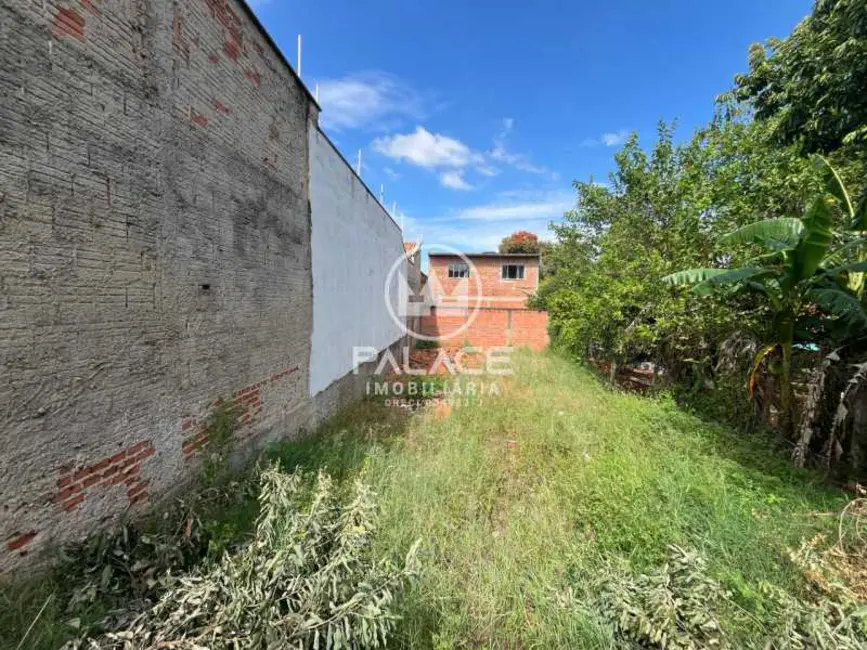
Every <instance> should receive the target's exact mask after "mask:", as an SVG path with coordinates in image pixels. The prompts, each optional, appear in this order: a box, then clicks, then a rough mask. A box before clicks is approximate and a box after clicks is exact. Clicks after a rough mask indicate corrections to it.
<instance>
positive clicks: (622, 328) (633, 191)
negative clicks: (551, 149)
mask: <svg viewBox="0 0 867 650" xmlns="http://www.w3.org/2000/svg"><path fill="white" fill-rule="evenodd" d="M673 136H674V133H673V128H672V127H669V126H666V125H661V126H660V130H659V139H658V141H657V142H656V143H655V145H654V147H653V149H652V150H651V151H650V152H645V151H644V150H642V149H641V148H640V146H639V142H638V139H637V137H633V138H631V139H630V140H629V141H628V142H627V144H626V145H625V147H624V149H623V150H622V151H620V152H619V153H618V154H617V155H616V156H615V161H616V163H617V170H616V171H615V172H614V173H613V174H612V175H611V177H610V179H609V183H608V184H607V185H604V186H603V185H600V184H598V183H594V182H592V181H591V182H587V183H582V182H576V183H575V188H576V192H577V206H576V209H575V210H574V211H573V212H572V213H570V214H568V215H567V218H566V221H565V222H564V223H563V224H560V225H554V230H555V233H556V235H557V243H556V244H555V245H554V246H553V250H552V251H551V253H550V256H551V257H552V258H553V259H555V260H557V261H558V264H557V267H556V272H555V273H554V274H553V275H552V276H551V277H549V278H547V279H546V280H545V281H543V282H542V284H541V286H540V288H539V292H538V295H537V296H536V298H535V300H534V305H536V306H538V307H544V308H546V309H547V310H548V312H549V315H550V323H551V328H552V333H553V335H554V338H555V340H556V342H557V343H558V344H559V345H561V346H562V347H565V348H566V349H568V350H569V351H570V352H571V353H573V354H576V355H578V356H582V357H587V356H590V357H597V358H602V359H606V360H608V359H614V360H618V361H619V362H623V361H627V360H630V359H636V358H637V359H650V360H654V361H657V362H662V363H663V364H664V365H665V366H666V369H667V370H668V371H669V377H671V378H678V377H680V376H682V375H684V374H686V375H689V374H693V373H696V372H698V373H699V374H700V372H701V371H700V367H699V366H705V367H709V365H710V364H712V363H713V358H714V356H715V355H716V348H717V346H718V345H719V343H720V342H721V341H722V340H723V339H725V338H726V337H727V336H729V335H730V334H731V333H732V332H733V331H736V330H741V331H745V332H751V333H753V334H755V335H757V336H759V337H763V336H764V334H765V330H766V329H767V327H768V324H767V322H766V321H765V320H764V319H763V318H762V317H761V313H760V304H759V303H757V301H756V300H755V299H754V298H752V297H749V296H738V297H734V298H733V299H732V300H730V301H728V302H726V301H723V300H720V299H718V298H716V297H713V296H711V297H703V296H701V295H697V294H684V293H682V292H679V291H676V290H674V289H672V287H670V286H668V285H666V284H664V283H663V282H662V281H661V280H662V278H663V277H665V276H666V275H669V274H671V273H673V272H675V271H678V270H679V269H682V268H685V267H696V266H703V267H705V268H713V267H716V266H718V265H719V262H720V260H722V259H728V258H729V257H730V255H731V252H730V251H729V250H728V248H727V247H726V246H725V245H724V244H723V243H721V242H720V237H721V236H722V235H723V234H724V233H727V232H731V231H733V230H736V229H738V228H740V227H743V226H747V224H751V223H752V222H754V221H755V218H756V215H757V214H774V213H778V212H780V211H782V210H788V209H796V208H797V206H799V205H801V204H802V203H803V201H804V200H805V199H806V198H807V196H809V194H808V193H809V192H810V191H811V189H813V188H816V187H818V185H819V183H820V182H821V176H820V172H819V171H818V170H816V169H815V168H814V167H812V166H811V165H810V163H809V161H804V160H802V159H800V158H799V157H798V156H797V153H796V152H795V151H794V150H793V149H779V148H769V147H768V146H767V144H766V132H765V129H764V127H762V126H760V125H757V124H754V123H748V122H743V121H741V120H740V119H737V118H736V117H734V118H731V117H726V116H723V115H720V116H719V117H718V118H717V119H715V120H714V122H713V123H711V124H710V125H709V126H708V127H707V128H705V129H702V130H700V131H698V132H697V133H696V134H695V135H694V137H693V138H692V139H691V140H690V141H688V142H687V143H685V144H681V145H675V143H674V139H673ZM798 223H799V224H800V222H798ZM800 227H801V226H800V225H795V222H794V221H789V222H782V223H778V224H776V225H775V227H774V229H773V230H770V231H769V232H767V233H766V235H767V236H770V235H774V236H775V237H776V238H777V239H778V240H781V241H785V240H786V237H787V233H788V232H789V231H791V230H795V229H797V228H800ZM753 230H754V228H753ZM749 232H750V230H749V228H748V229H745V230H744V236H746V235H747V234H749ZM747 260H748V257H747V252H746V251H744V252H738V254H737V255H736V256H735V258H734V259H732V260H731V262H733V263H736V262H747ZM754 266H756V267H762V266H764V264H754ZM715 272H716V271H710V272H709V273H715ZM687 360H692V361H691V362H688V361H687ZM696 361H698V362H699V364H698V366H697V365H696V364H695V363H694V362H696Z"/></svg>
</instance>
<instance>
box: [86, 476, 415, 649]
mask: <svg viewBox="0 0 867 650" xmlns="http://www.w3.org/2000/svg"><path fill="white" fill-rule="evenodd" d="M305 479H306V477H305V475H304V474H302V473H300V472H295V473H293V474H287V473H284V472H282V471H280V470H279V469H277V468H274V467H272V468H270V469H267V470H265V471H264V472H263V473H262V490H261V495H260V498H259V500H260V507H261V512H260V515H259V520H258V522H257V525H256V531H255V535H254V537H253V539H252V540H251V541H250V543H249V544H247V545H246V546H245V547H243V548H242V549H240V550H239V551H238V552H237V553H235V554H226V555H224V556H223V559H222V560H221V561H219V562H215V563H213V564H211V565H209V566H206V567H205V568H203V569H199V570H197V571H195V572H193V573H191V574H187V575H185V576H184V577H182V578H180V579H177V580H175V582H174V584H173V585H172V586H171V587H170V588H169V589H167V590H166V591H165V592H164V594H163V595H162V597H161V598H160V600H159V601H158V602H157V603H156V605H154V607H153V608H151V609H150V610H148V611H147V612H145V613H144V614H142V615H140V616H139V617H138V618H137V619H136V620H135V621H134V622H133V623H132V624H131V625H130V626H129V627H128V628H127V629H125V630H122V631H119V632H114V633H111V634H107V635H106V636H105V637H104V638H102V639H99V640H89V641H87V644H88V645H84V644H82V643H78V644H74V645H72V646H71V647H77V648H84V647H89V648H123V650H140V649H144V648H152V647H171V648H178V649H188V650H192V649H194V648H201V647H203V646H204V647H207V648H209V649H211V650H217V649H223V648H225V649H228V648H232V649H233V650H241V649H247V648H251V649H252V648H375V647H381V646H383V645H385V643H386V640H387V639H388V636H389V634H390V633H391V632H392V631H393V629H394V625H395V621H396V619H397V617H396V615H395V614H394V613H393V611H392V608H393V605H394V601H395V598H396V597H397V596H398V595H399V594H400V593H401V591H402V590H403V588H404V587H405V586H406V584H407V581H408V579H409V578H411V577H412V576H413V575H414V574H415V565H416V555H417V550H418V542H417V543H416V544H415V545H413V547H412V548H411V549H410V552H409V554H408V555H407V557H406V560H405V564H404V566H403V567H401V568H398V567H395V566H393V565H392V563H391V562H389V561H388V560H379V561H377V560H375V559H374V558H373V556H372V551H371V543H372V540H373V537H374V534H375V531H376V527H375V521H376V517H375V503H374V494H373V493H372V492H371V490H370V488H369V487H368V486H367V484H366V483H365V482H364V481H363V480H362V479H358V480H356V482H355V484H354V488H353V490H352V492H351V495H350V499H349V500H348V502H347V503H342V502H341V499H340V498H339V496H338V494H337V492H336V490H335V488H334V485H333V483H332V481H331V479H330V478H329V477H328V475H327V474H325V473H324V472H320V473H319V475H318V476H317V478H316V480H315V485H314V488H313V490H312V493H311V492H310V491H309V490H307V489H306V488H305V484H306V480H305Z"/></svg>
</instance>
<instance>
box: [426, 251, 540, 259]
mask: <svg viewBox="0 0 867 650" xmlns="http://www.w3.org/2000/svg"><path fill="white" fill-rule="evenodd" d="M427 255H428V257H460V255H463V256H464V257H469V258H473V257H524V258H534V257H535V258H538V257H539V253H494V252H486V253H461V254H460V255H459V254H458V253H428V254H427Z"/></svg>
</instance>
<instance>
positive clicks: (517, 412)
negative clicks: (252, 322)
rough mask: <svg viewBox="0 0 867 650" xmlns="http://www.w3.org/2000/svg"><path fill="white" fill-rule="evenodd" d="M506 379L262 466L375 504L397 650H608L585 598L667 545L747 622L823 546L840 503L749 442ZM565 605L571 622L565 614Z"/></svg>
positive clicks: (52, 618) (542, 379) (37, 596)
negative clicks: (395, 561)
mask: <svg viewBox="0 0 867 650" xmlns="http://www.w3.org/2000/svg"><path fill="white" fill-rule="evenodd" d="M513 367H514V369H515V375H514V376H512V377H509V378H500V379H502V389H501V391H500V394H499V395H490V394H488V393H487V391H486V392H485V394H484V395H478V394H476V395H474V396H470V397H460V398H457V399H458V401H459V403H458V404H457V405H455V406H454V408H452V409H451V412H450V413H446V412H445V410H444V409H436V410H434V409H428V410H426V411H423V412H420V413H415V414H409V413H406V412H403V411H401V410H399V409H394V408H389V407H386V406H385V405H384V404H382V403H381V398H380V400H379V401H373V400H368V401H365V402H363V403H361V404H359V405H357V406H355V407H352V408H351V409H349V410H347V411H346V412H344V413H342V414H340V415H339V416H338V417H336V418H335V419H333V420H332V421H331V422H329V423H328V424H327V425H326V426H325V427H324V428H323V429H322V430H321V431H320V432H318V434H317V435H316V436H313V437H310V438H307V439H304V440H301V441H297V442H288V443H283V444H280V445H278V446H276V447H275V448H273V449H272V450H271V451H270V454H271V456H272V458H275V459H279V460H280V462H282V463H283V464H284V465H285V466H286V467H290V468H292V467H295V466H300V467H302V468H305V469H310V470H315V469H319V468H321V467H326V468H327V469H328V471H329V472H330V473H331V474H332V476H334V477H335V478H337V479H339V480H346V479H351V478H352V477H354V476H355V475H357V473H358V472H360V471H364V472H365V473H366V476H367V480H368V481H369V482H370V483H371V484H372V486H373V487H374V489H375V491H376V492H377V493H378V497H379V504H380V508H381V516H380V530H379V532H378V536H377V542H376V543H377V546H378V551H379V552H380V553H382V554H387V555H391V556H393V557H395V558H402V556H403V554H404V553H405V552H406V550H407V548H409V546H410V545H411V543H412V542H413V541H414V540H415V539H417V538H419V537H420V538H422V539H423V544H424V545H423V556H422V564H423V568H422V574H421V576H420V577H419V580H418V582H417V583H416V585H415V586H414V587H413V588H412V589H411V590H410V591H409V593H408V594H407V596H406V599H405V601H404V602H403V604H402V611H401V614H402V616H403V619H402V621H401V623H400V626H399V629H398V636H397V638H396V644H395V645H397V646H401V647H412V648H452V647H473V648H477V647H488V648H533V647H539V648H546V647H575V648H613V647H615V645H614V643H613V641H612V638H611V631H610V629H609V627H608V625H606V623H605V621H603V620H602V619H601V618H600V616H599V614H598V613H597V612H596V611H595V610H594V609H593V607H592V605H590V602H591V599H592V596H593V593H592V591H593V586H592V585H594V584H595V583H596V582H597V581H598V579H599V576H600V575H601V574H603V572H604V570H605V567H606V566H609V565H610V563H611V561H612V560H614V559H619V560H622V561H623V562H628V563H629V564H630V565H631V566H632V567H633V568H634V569H635V570H637V571H645V570H650V569H652V568H653V567H655V566H658V565H659V564H660V563H661V562H663V561H664V559H665V555H666V549H667V546H668V545H669V544H678V545H680V546H683V547H688V548H694V549H697V550H699V551H700V552H702V553H703V554H704V555H705V556H706V557H707V559H708V562H709V566H710V572H711V574H712V575H713V576H714V577H715V578H717V579H719V580H720V581H722V582H723V584H724V585H725V586H726V587H727V588H728V589H729V590H731V591H732V592H733V593H734V597H735V600H736V601H737V603H738V604H739V605H740V607H742V608H743V610H744V611H747V612H751V613H753V614H757V613H760V612H761V608H762V596H761V595H760V592H759V585H760V584H761V583H762V582H765V581H766V582H770V583H772V584H776V585H778V586H780V587H782V588H784V589H786V590H787V591H789V592H791V593H796V594H797V593H800V592H801V591H802V590H804V588H805V585H804V582H803V579H802V576H801V573H800V571H799V570H797V569H796V568H794V567H793V566H792V565H791V564H790V563H789V561H788V560H787V549H788V548H796V547H797V546H798V544H799V542H800V541H801V540H802V539H804V538H809V537H812V536H813V535H814V534H815V533H817V532H822V531H830V530H831V529H833V527H834V525H835V523H836V520H835V519H834V518H833V517H831V516H828V513H832V512H836V511H839V510H840V508H841V507H842V506H843V505H844V504H845V502H846V496H845V495H844V494H843V493H841V492H839V491H837V490H834V489H832V488H830V487H827V486H825V485H823V484H822V483H821V482H820V481H819V480H817V478H816V477H815V475H813V474H810V473H808V472H806V471H799V470H795V469H792V468H791V467H790V466H789V465H788V463H787V462H786V460H785V459H784V458H780V457H777V456H775V455H774V454H773V453H772V452H770V451H768V449H769V444H768V442H767V441H766V440H763V439H761V438H760V437H755V436H748V435H745V434H741V433H737V432H735V431H733V430H731V429H728V428H726V427H723V426H717V425H713V424H709V423H707V422H704V421H702V420H700V419H698V418H697V417H694V416H691V415H688V414H686V413H684V412H683V411H682V410H680V409H679V408H678V407H677V406H676V405H675V404H674V403H673V402H672V401H670V400H665V399H647V398H642V397H638V396H633V395H627V394H621V393H616V392H612V391H609V390H607V389H606V388H604V387H602V386H601V385H600V384H599V382H597V380H596V379H595V378H594V377H593V376H592V375H590V374H589V373H588V372H587V371H585V370H583V369H581V368H579V367H577V366H576V365H575V364H574V363H571V362H569V361H567V360H564V359H561V358H558V357H556V356H555V355H553V354H551V353H547V354H537V355H534V354H530V353H521V354H517V355H515V356H514V357H513ZM475 379H476V383H479V381H480V379H479V378H475ZM484 381H485V382H486V385H487V382H489V381H490V380H489V379H485V380H484ZM453 397H454V395H453ZM249 519H251V518H250V517H249V516H248V517H246V519H245V521H246V520H249ZM238 528H239V534H242V532H243V531H241V530H240V529H241V528H243V526H239V527H238ZM56 588H57V585H56V584H55V585H52V584H43V585H42V586H41V587H40V586H38V585H37V586H36V587H33V586H31V589H35V590H36V591H35V592H32V593H30V594H29V596H28V597H27V598H23V596H22V593H21V592H20V591H19V592H15V594H14V595H12V594H5V595H4V597H3V598H4V599H6V601H7V602H4V603H0V609H2V610H5V611H0V637H2V634H3V632H8V631H9V630H12V632H13V633H16V632H17V634H18V636H17V637H16V636H14V635H13V636H12V637H11V638H12V640H13V643H12V644H11V647H12V648H14V647H15V645H16V643H17V641H15V639H16V638H20V635H21V633H22V632H23V630H24V629H26V627H27V625H29V623H30V622H31V621H32V618H33V616H34V615H35V613H36V611H38V609H39V607H40V606H41V605H42V604H43V602H44V598H45V597H47V595H48V594H49V593H51V592H52V590H53V589H54V590H56ZM570 592H571V593H572V594H573V596H574V599H575V600H576V602H578V603H579V606H577V607H564V606H563V605H562V602H563V595H564V594H567V593H570ZM22 603H24V604H22ZM581 603H584V605H581ZM65 616H68V614H65V613H64V612H63V611H62V607H61V604H60V603H57V602H55V603H54V604H51V603H50V604H49V606H48V607H46V611H45V612H44V613H43V614H42V618H41V621H42V622H41V623H37V625H36V626H35V628H38V632H37V635H36V636H32V637H31V640H33V643H28V644H27V645H25V646H23V647H34V648H56V647H57V644H56V643H55V642H56V641H57V640H59V639H61V638H62V636H63V633H60V632H59V633H57V634H52V633H51V630H52V629H54V628H53V627H52V626H57V627H62V624H63V623H62V622H63V621H64V620H65V618H64V617H65ZM724 623H725V624H726V625H727V628H728V629H729V631H730V632H731V633H732V634H733V635H734V637H735V638H736V639H737V638H738V637H740V638H742V639H746V638H748V637H751V636H755V635H756V634H760V633H761V631H762V630H761V626H762V623H761V617H760V616H755V617H751V616H742V617H734V618H732V619H731V620H729V621H724ZM46 630H47V632H46ZM31 634H32V633H31ZM67 634H68V632H67ZM52 643H54V645H52ZM7 645H9V643H8V642H7V643H6V644H4V645H3V647H7Z"/></svg>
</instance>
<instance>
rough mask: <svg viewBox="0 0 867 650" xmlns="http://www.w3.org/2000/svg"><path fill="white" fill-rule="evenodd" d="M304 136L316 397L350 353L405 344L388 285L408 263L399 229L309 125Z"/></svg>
mask: <svg viewBox="0 0 867 650" xmlns="http://www.w3.org/2000/svg"><path fill="white" fill-rule="evenodd" d="M308 133H309V139H310V207H311V212H312V221H313V224H312V226H313V228H312V255H313V340H312V349H311V351H310V394H311V395H316V394H317V393H318V392H320V391H321V390H323V389H325V388H327V387H328V386H329V385H330V384H331V383H332V382H334V381H336V380H337V379H340V378H341V377H343V376H344V375H346V374H347V373H349V372H350V371H351V370H352V369H353V346H369V347H374V348H376V350H377V351H381V350H384V349H385V348H387V347H388V346H389V345H391V344H392V343H394V342H395V341H397V340H398V339H399V338H401V336H403V334H404V333H403V331H402V329H401V328H400V327H399V326H398V324H397V323H395V322H394V320H392V318H391V316H389V314H388V310H387V307H386V302H385V301H386V298H385V296H386V290H385V283H386V278H387V276H388V273H389V271H390V270H391V268H392V266H393V265H394V264H395V262H396V261H397V260H402V262H401V264H400V271H399V274H400V277H406V264H407V262H406V259H405V257H404V252H403V235H402V233H401V232H400V228H398V226H397V224H395V223H394V221H393V220H392V219H391V217H390V216H389V215H388V213H386V211H385V210H384V209H383V208H382V206H381V205H380V204H379V202H378V201H377V200H376V199H374V198H373V196H371V194H370V192H368V190H367V188H366V187H365V186H364V185H363V184H362V182H361V181H360V180H359V179H358V177H357V176H356V175H355V174H354V173H353V172H352V170H351V169H350V168H349V167H348V165H347V164H346V162H345V161H344V160H343V159H342V158H341V157H340V155H339V154H338V153H337V150H336V149H335V148H334V147H333V145H332V144H331V143H330V142H329V141H328V139H327V138H326V137H325V136H324V135H323V134H322V133H321V132H320V131H319V129H317V128H316V127H315V125H311V127H310V129H308ZM397 282H398V280H397V279H396V280H395V282H393V283H392V286H397ZM400 286H403V284H402V283H401V285H400ZM388 293H390V294H392V295H390V297H389V298H388V299H389V300H390V301H391V303H392V305H393V307H394V311H395V313H396V314H398V315H400V314H404V313H406V312H405V309H402V308H401V305H399V304H398V303H399V302H400V301H401V300H402V299H405V296H399V295H397V294H398V292H395V291H390V292H388Z"/></svg>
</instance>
